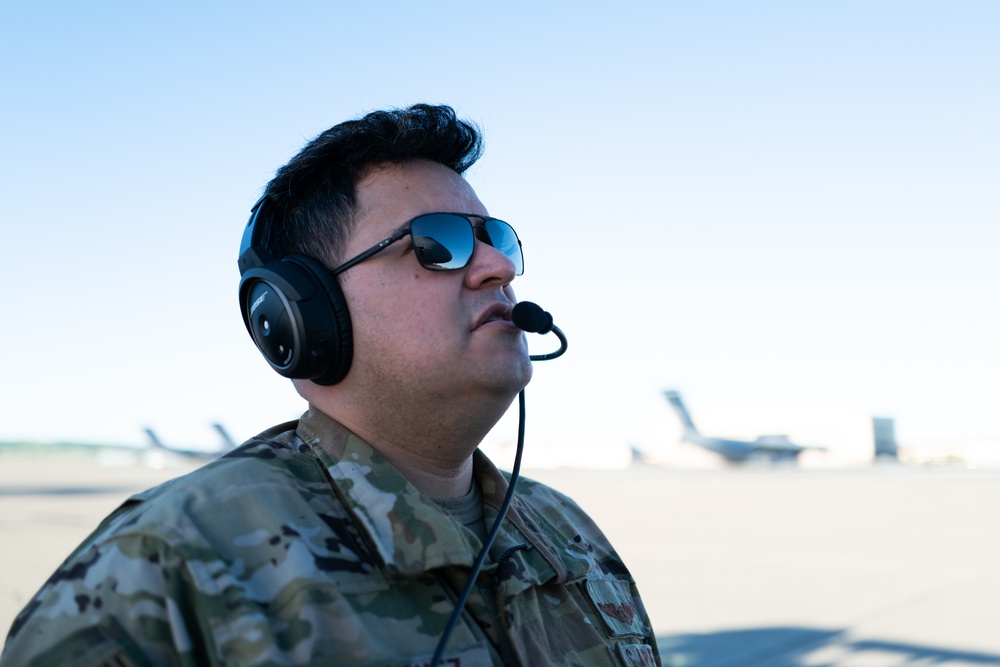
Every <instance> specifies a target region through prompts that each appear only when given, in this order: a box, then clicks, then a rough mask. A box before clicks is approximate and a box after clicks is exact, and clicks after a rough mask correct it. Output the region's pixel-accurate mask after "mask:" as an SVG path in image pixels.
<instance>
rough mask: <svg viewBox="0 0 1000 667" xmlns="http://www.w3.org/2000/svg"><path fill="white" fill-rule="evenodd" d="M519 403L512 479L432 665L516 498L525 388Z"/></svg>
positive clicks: (439, 653) (439, 657) (433, 666)
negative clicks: (519, 414) (519, 416)
mask: <svg viewBox="0 0 1000 667" xmlns="http://www.w3.org/2000/svg"><path fill="white" fill-rule="evenodd" d="M517 403H518V408H519V409H520V412H521V418H520V421H519V423H518V426H517V452H516V453H515V454H514V467H513V468H512V469H511V471H510V481H509V482H508V486H507V495H505V496H504V498H503V503H501V504H500V509H499V511H498V512H497V518H496V521H494V522H493V528H492V529H490V534H489V535H487V536H486V541H485V542H484V543H483V548H482V549H480V550H479V556H478V557H476V562H475V563H474V564H473V566H472V572H470V573H469V580H468V581H467V582H465V588H463V589H462V594H461V595H459V596H458V600H457V601H456V602H455V611H453V612H452V613H451V618H449V619H448V625H446V626H445V628H444V633H442V635H441V639H439V640H438V644H437V648H436V649H434V657H432V658H431V664H430V667H437V664H438V661H439V660H441V654H443V653H444V647H445V645H446V644H447V643H448V639H449V638H450V637H451V633H452V631H453V630H454V629H455V625H456V624H457V623H458V618H459V616H461V615H462V610H463V609H465V603H466V602H467V601H468V600H469V595H470V594H471V593H472V587H473V586H475V585H476V578H477V577H478V576H479V571H480V570H482V569H483V563H485V562H486V557H487V556H488V555H489V553H490V547H492V546H493V542H494V541H496V538H497V533H499V532H500V524H502V523H503V519H504V517H505V516H507V510H508V509H510V501H511V500H513V498H514V485H515V484H517V478H518V476H519V475H520V472H521V452H523V451H524V390H523V389H522V390H521V392H520V393H519V394H518V395H517ZM473 483H475V482H473Z"/></svg>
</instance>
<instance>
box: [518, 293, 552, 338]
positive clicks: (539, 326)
mask: <svg viewBox="0 0 1000 667" xmlns="http://www.w3.org/2000/svg"><path fill="white" fill-rule="evenodd" d="M510 319H511V320H512V321H513V322H514V326H516V327H517V328H518V329H523V330H525V331H530V332H531V333H541V334H544V333H548V332H550V331H552V315H550V314H549V313H547V312H545V311H544V310H542V307H541V306H539V305H538V304H537V303H531V302H530V301H521V302H519V303H518V304H517V305H515V306H514V309H513V310H512V311H511V313H510Z"/></svg>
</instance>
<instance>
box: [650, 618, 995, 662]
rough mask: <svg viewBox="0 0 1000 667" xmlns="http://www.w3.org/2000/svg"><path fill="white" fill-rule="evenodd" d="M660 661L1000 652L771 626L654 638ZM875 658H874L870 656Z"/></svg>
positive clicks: (903, 658) (960, 657)
mask: <svg viewBox="0 0 1000 667" xmlns="http://www.w3.org/2000/svg"><path fill="white" fill-rule="evenodd" d="M656 640H657V642H658V644H659V647H660V654H661V656H662V658H663V665H664V667H806V666H808V667H837V666H838V665H862V664H864V665H868V664H876V663H877V664H879V665H899V666H905V665H913V666H914V667H916V665H920V667H931V666H932V665H945V664H947V665H948V667H959V666H970V667H971V666H978V665H994V666H996V665H1000V655H998V654H994V653H980V652H977V651H961V650H953V649H944V648H938V647H934V646H923V645H919V644H909V643H904V642H896V641H880V640H873V639H854V640H852V639H851V638H850V636H849V635H848V633H847V632H845V631H843V630H824V629H820V628H796V627H770V628H754V629H748V630H728V631H724V632H712V633H707V634H686V635H663V636H661V637H657V638H656ZM872 660H874V661H875V662H872Z"/></svg>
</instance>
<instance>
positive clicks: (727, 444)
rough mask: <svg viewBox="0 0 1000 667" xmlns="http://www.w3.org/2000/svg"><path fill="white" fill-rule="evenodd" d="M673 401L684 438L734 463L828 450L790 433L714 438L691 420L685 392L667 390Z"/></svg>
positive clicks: (788, 458)
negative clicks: (799, 442)
mask: <svg viewBox="0 0 1000 667" xmlns="http://www.w3.org/2000/svg"><path fill="white" fill-rule="evenodd" d="M663 395H664V396H666V397H667V401H668V402H669V403H670V407H672V408H673V409H674V412H676V413H677V417H678V418H679V419H680V420H681V424H682V425H683V426H684V435H683V436H681V440H682V441H684V442H690V443H691V444H694V445H699V446H701V447H704V448H705V449H708V450H711V451H713V452H715V453H716V454H719V455H721V456H722V457H723V458H725V459H726V460H727V461H729V462H731V463H745V462H746V461H751V460H765V461H772V462H775V461H796V460H797V459H798V457H799V454H801V453H802V452H804V451H805V450H807V449H817V450H820V451H825V450H824V448H823V447H814V446H809V445H796V444H795V443H793V442H792V441H790V440H789V439H788V436H787V435H762V436H760V437H759V438H757V439H756V440H753V441H749V440H729V439H728V438H713V437H710V436H707V435H702V434H701V433H700V432H699V431H698V428H697V427H696V426H695V425H694V422H693V421H692V420H691V415H690V414H688V411H687V408H686V407H684V401H682V400H681V395H680V394H679V393H677V392H676V391H673V390H669V389H668V390H667V391H665V392H663Z"/></svg>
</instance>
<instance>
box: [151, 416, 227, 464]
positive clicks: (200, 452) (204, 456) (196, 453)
mask: <svg viewBox="0 0 1000 667" xmlns="http://www.w3.org/2000/svg"><path fill="white" fill-rule="evenodd" d="M212 428H214V429H215V430H216V431H218V433H219V435H220V436H221V437H222V446H221V447H219V448H218V449H213V450H205V449H183V448H180V447H174V446H173V445H167V444H165V443H164V442H163V441H162V440H160V437H159V436H158V435H157V434H156V431H154V430H153V429H151V428H145V429H143V430H144V431H145V432H146V436H147V437H148V438H149V444H150V447H151V448H152V449H153V450H155V451H162V452H169V453H170V454H177V455H179V456H183V457H185V458H191V459H197V460H201V461H210V460H212V459H215V458H218V457H219V456H221V455H222V454H224V453H225V452H227V451H229V450H230V449H233V448H234V447H236V443H235V442H234V441H233V439H232V438H231V437H230V436H229V432H228V431H226V429H225V427H224V426H223V425H222V424H212Z"/></svg>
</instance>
